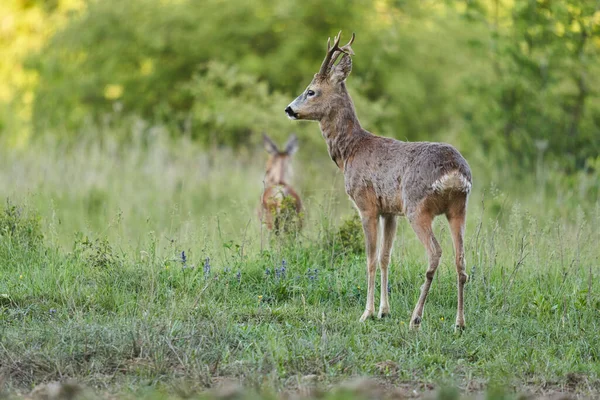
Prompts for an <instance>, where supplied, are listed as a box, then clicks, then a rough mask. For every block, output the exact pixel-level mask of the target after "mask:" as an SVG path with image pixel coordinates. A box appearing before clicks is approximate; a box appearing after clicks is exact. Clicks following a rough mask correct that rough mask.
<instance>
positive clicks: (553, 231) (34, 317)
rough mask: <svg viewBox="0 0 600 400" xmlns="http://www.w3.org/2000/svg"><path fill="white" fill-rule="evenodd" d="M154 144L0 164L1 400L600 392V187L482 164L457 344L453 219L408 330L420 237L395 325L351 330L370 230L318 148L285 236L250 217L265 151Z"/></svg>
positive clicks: (43, 154)
mask: <svg viewBox="0 0 600 400" xmlns="http://www.w3.org/2000/svg"><path fill="white" fill-rule="evenodd" d="M159 137H160V136H159V135H158V136H157V139H156V140H154V141H151V142H149V143H145V144H144V143H139V142H136V143H130V144H121V143H117V142H112V141H110V140H109V139H106V140H105V141H104V143H103V144H102V145H100V144H98V143H96V142H90V143H81V144H80V145H77V146H70V147H69V146H66V145H65V146H64V147H61V146H60V145H57V144H51V145H46V146H41V147H39V148H35V147H34V148H32V149H30V150H27V151H24V152H12V153H9V152H8V151H4V152H3V153H2V154H0V193H2V194H3V197H5V199H8V200H7V202H6V203H5V204H4V205H3V206H2V209H1V212H2V214H1V216H0V382H2V381H3V382H4V386H5V389H4V390H5V392H4V394H5V395H7V396H16V397H18V396H21V395H26V394H28V393H30V392H31V391H32V389H33V388H34V387H35V386H36V385H38V384H41V383H47V382H51V381H69V380H71V381H74V382H77V383H78V384H81V385H83V386H84V387H87V388H89V389H88V392H86V393H87V394H86V396H92V397H93V395H92V394H91V393H96V394H98V395H99V396H101V397H107V396H108V397H110V396H125V397H130V398H134V397H142V396H144V397H148V398H162V397H164V396H169V395H170V396H179V397H190V396H196V395H201V394H202V393H204V392H205V391H206V390H207V389H208V388H214V387H217V386H223V385H225V386H226V385H228V384H229V383H231V382H235V383H236V384H240V385H242V386H244V387H245V388H247V389H248V390H252V391H253V393H262V394H263V395H266V396H271V397H276V396H280V395H281V396H282V395H285V394H286V393H288V394H289V393H295V394H307V393H312V394H314V395H317V394H318V391H314V390H315V389H313V388H315V387H316V388H321V390H323V389H326V388H330V387H332V386H337V385H340V384H342V383H343V382H345V381H347V380H356V379H358V378H365V377H366V378H369V379H372V380H374V381H376V382H377V384H378V385H379V386H378V389H373V390H376V391H375V392H361V391H360V390H354V389H352V390H351V391H353V393H355V395H356V396H358V397H361V396H363V397H365V396H366V397H372V396H379V397H382V396H383V397H385V396H388V397H393V396H409V397H410V396H420V395H427V394H430V393H433V392H435V391H436V390H438V389H439V388H457V389H456V391H453V390H449V389H445V391H443V392H440V393H438V396H439V397H440V398H455V397H456V395H457V393H465V394H467V395H468V394H477V393H482V392H484V391H486V390H487V391H488V392H489V393H490V394H489V397H490V398H501V397H502V396H501V395H500V394H498V393H504V395H506V396H507V397H515V396H517V395H518V394H520V393H533V394H535V395H547V394H553V393H568V394H571V395H573V396H584V397H585V396H588V397H595V396H600V334H599V333H598V332H600V279H599V275H600V271H599V268H598V266H599V265H600V264H599V262H600V250H599V246H598V243H600V229H599V228H598V227H599V226H600V203H598V200H597V199H595V198H590V196H589V195H588V194H586V193H588V192H586V191H585V188H586V187H588V186H590V185H597V181H596V180H595V179H596V178H597V176H596V177H593V176H592V177H585V176H583V177H580V181H579V182H578V185H579V186H578V187H579V188H580V191H579V192H578V191H576V190H575V191H574V190H564V191H561V190H560V188H558V189H557V188H556V187H554V186H552V185H551V184H552V182H542V184H540V182H539V180H540V178H539V177H538V179H537V180H533V179H532V180H531V182H529V181H524V182H520V183H514V182H513V183H510V182H509V179H508V176H505V175H501V174H500V175H497V176H494V177H491V176H482V175H478V169H477V168H476V167H477V165H472V167H473V170H474V171H475V174H474V175H475V192H474V193H473V195H472V198H471V203H470V208H469V221H468V228H467V240H466V254H467V265H468V271H467V272H468V273H469V274H470V276H471V279H470V281H469V283H468V285H467V286H466V300H465V301H466V321H467V329H466V331H465V332H464V333H463V334H461V335H457V334H455V333H454V326H453V324H454V317H455V312H456V275H455V271H454V265H453V252H452V246H451V240H450V235H449V232H448V229H447V224H446V222H445V221H444V220H442V219H441V218H440V219H438V220H437V222H436V232H438V238H439V239H440V242H441V243H442V247H443V249H444V255H443V257H442V263H441V265H440V268H439V269H438V272H437V274H436V277H435V279H434V283H433V286H432V291H431V293H430V295H429V297H428V300H427V305H426V309H425V310H426V311H425V316H424V322H423V327H422V329H421V331H420V332H418V333H415V332H411V331H410V330H409V329H408V322H409V317H410V314H411V312H412V308H413V307H414V304H415V302H416V300H417V298H418V292H419V287H420V285H421V284H422V282H423V281H424V273H425V269H426V267H425V254H424V250H423V248H422V246H421V245H420V243H419V242H418V240H417V238H416V236H415V235H414V234H413V232H412V231H411V230H410V227H409V226H408V225H407V224H406V222H401V223H400V224H399V225H400V226H399V230H398V238H397V240H396V244H395V247H394V253H393V258H392V265H391V272H390V281H391V283H390V287H389V288H386V289H385V290H389V291H390V301H391V308H392V316H391V317H390V318H387V319H384V320H371V321H368V322H367V323H364V324H361V323H359V322H358V318H359V317H360V315H361V314H362V311H363V307H364V302H365V296H366V287H365V286H366V277H365V259H364V255H363V254H362V253H361V252H360V251H353V249H356V248H358V249H360V247H361V243H362V233H361V232H360V230H358V229H357V228H356V226H355V225H353V224H352V222H351V220H349V219H348V218H349V217H350V216H351V215H352V214H353V211H352V208H351V206H350V204H349V201H348V200H347V199H346V197H345V195H344V191H343V178H342V176H341V174H340V173H339V172H336V170H335V167H334V165H333V164H332V163H330V162H327V155H326V153H325V150H324V148H323V153H322V154H321V153H319V154H316V155H314V159H317V158H320V159H321V160H323V161H318V162H317V161H314V159H313V160H312V161H311V162H309V161H307V160H306V159H304V160H298V163H297V165H296V180H295V181H296V182H297V186H298V187H299V191H300V192H301V193H302V195H303V197H304V199H305V202H306V208H307V216H306V218H307V222H306V224H305V229H304V230H303V231H302V232H301V233H299V234H297V235H294V236H292V237H271V236H270V235H269V234H268V233H267V232H266V231H264V230H263V229H261V227H260V225H259V224H258V222H257V220H256V217H255V207H256V204H257V200H258V198H259V196H260V193H261V178H262V175H261V174H262V165H263V162H264V156H263V154H262V153H256V154H255V153H253V152H249V153H248V154H245V155H244V154H236V155H235V156H234V155H233V154H231V153H230V152H228V151H225V150H219V151H216V152H213V153H212V155H210V154H209V153H205V152H202V151H201V150H199V149H198V148H197V147H196V146H195V145H193V144H192V143H188V142H186V141H185V140H181V141H178V142H175V143H174V142H170V141H169V142H167V141H164V142H163V141H161V140H160V139H159ZM323 147H324V146H323ZM321 156H322V157H321ZM542 178H543V177H542ZM546 179H547V178H546ZM519 187H521V190H520V191H517V190H516V188H519ZM510 193H515V194H510ZM344 220H346V221H348V223H347V224H346V225H344V224H343V223H342V221H344ZM340 226H345V228H344V229H345V230H344V233H345V235H343V237H342V236H340V235H339V234H338V231H339V229H340V228H339V227H340ZM355 386H356V387H358V388H360V389H365V387H368V386H369V385H366V384H360V385H355ZM346 387H347V386H346ZM348 390H350V389H348ZM377 390H379V391H377ZM356 392H358V394H357V393H356ZM361 393H362V394H361ZM365 393H367V394H365ZM496 395H497V396H496ZM325 396H329V397H331V398H334V397H335V398H344V397H345V394H344V392H338V394H337V395H336V394H333V395H332V394H329V395H325ZM336 396H337V397H336ZM494 396H496V397H494ZM0 397H1V395H0Z"/></svg>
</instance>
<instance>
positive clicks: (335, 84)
mask: <svg viewBox="0 0 600 400" xmlns="http://www.w3.org/2000/svg"><path fill="white" fill-rule="evenodd" d="M341 33H342V32H341V31H340V32H339V33H338V34H337V36H336V37H335V39H334V41H333V46H331V38H329V39H327V54H326V55H325V59H324V60H323V63H322V64H321V69H320V70H319V72H317V73H316V74H315V77H314V78H313V80H312V82H311V83H310V85H308V87H307V88H306V90H305V91H304V92H303V93H302V94H301V95H300V96H298V97H297V98H296V100H294V101H293V102H292V103H291V104H290V105H289V106H287V108H286V109H285V113H286V114H287V115H288V118H290V119H306V120H313V121H320V120H321V119H322V118H324V117H326V116H328V115H329V114H330V112H331V110H332V109H336V108H338V107H339V106H340V105H343V104H345V102H346V101H347V91H346V87H345V83H344V82H345V80H346V78H347V77H348V75H350V71H352V58H351V57H350V56H352V55H354V52H353V51H352V48H351V47H350V45H351V44H352V43H353V42H354V36H355V35H354V34H352V38H351V39H350V41H349V42H348V44H346V45H344V46H342V47H339V44H340V35H341ZM341 54H343V56H342V58H341V59H340V62H339V63H338V64H337V65H336V64H335V62H336V61H337V59H338V57H339V56H340V55H341Z"/></svg>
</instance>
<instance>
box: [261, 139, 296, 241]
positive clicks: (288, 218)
mask: <svg viewBox="0 0 600 400" xmlns="http://www.w3.org/2000/svg"><path fill="white" fill-rule="evenodd" d="M263 143H264V146H265V150H266V151H267V153H269V159H268V160H267V170H266V173H265V179H264V191H263V194H262V196H261V199H260V207H259V211H258V215H259V218H260V220H261V221H262V222H264V223H265V224H266V225H267V228H268V229H273V228H275V232H279V230H280V229H281V228H284V229H286V228H290V227H291V226H292V225H293V224H294V222H299V218H300V212H301V211H302V202H301V200H300V196H298V193H296V191H295V190H294V189H293V188H292V186H291V185H290V182H289V180H290V178H291V176H292V166H291V161H292V160H291V159H292V156H293V155H294V153H296V151H297V150H298V138H297V137H296V135H291V136H290V138H289V139H288V141H287V143H286V145H285V150H283V151H280V150H279V148H277V145H276V144H275V143H274V142H273V140H271V138H270V137H268V136H267V135H266V134H264V135H263Z"/></svg>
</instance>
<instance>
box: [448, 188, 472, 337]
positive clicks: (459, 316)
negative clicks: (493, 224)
mask: <svg viewBox="0 0 600 400" xmlns="http://www.w3.org/2000/svg"><path fill="white" fill-rule="evenodd" d="M447 217H448V223H449V224H450V232H451V233H452V242H453V243H454V253H455V257H456V273H457V287H458V306H457V311H456V329H458V330H462V329H464V327H465V314H464V302H463V292H464V287H465V283H466V282H467V280H468V279H469V276H468V275H467V273H466V272H465V248H464V235H465V224H466V199H465V201H462V202H460V203H458V204H456V206H455V207H453V208H451V209H450V212H449V213H448V214H447Z"/></svg>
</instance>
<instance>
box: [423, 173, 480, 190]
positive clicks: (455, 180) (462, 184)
mask: <svg viewBox="0 0 600 400" xmlns="http://www.w3.org/2000/svg"><path fill="white" fill-rule="evenodd" d="M431 187H432V188H433V191H434V192H438V193H441V192H444V191H446V190H458V191H461V192H465V193H469V192H470V191H471V182H469V181H468V179H467V178H466V177H465V176H464V175H463V174H461V173H460V172H458V171H452V172H449V173H447V174H446V175H444V176H442V177H441V178H440V179H438V180H437V181H435V182H433V185H431Z"/></svg>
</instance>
